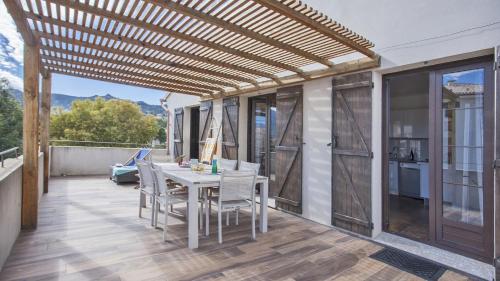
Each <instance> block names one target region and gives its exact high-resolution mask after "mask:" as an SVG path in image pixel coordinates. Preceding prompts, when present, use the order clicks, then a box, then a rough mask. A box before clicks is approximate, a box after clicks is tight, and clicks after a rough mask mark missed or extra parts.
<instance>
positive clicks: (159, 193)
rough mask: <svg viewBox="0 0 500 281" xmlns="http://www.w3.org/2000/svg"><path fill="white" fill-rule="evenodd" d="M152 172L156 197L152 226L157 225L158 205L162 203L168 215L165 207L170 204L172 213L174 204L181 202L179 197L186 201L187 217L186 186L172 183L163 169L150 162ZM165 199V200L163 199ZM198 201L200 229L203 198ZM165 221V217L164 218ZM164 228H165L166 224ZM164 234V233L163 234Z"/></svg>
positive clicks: (201, 225) (187, 215)
mask: <svg viewBox="0 0 500 281" xmlns="http://www.w3.org/2000/svg"><path fill="white" fill-rule="evenodd" d="M152 167H153V169H152V172H153V177H154V181H155V187H156V189H155V198H156V199H157V200H156V201H155V203H156V204H155V205H156V206H155V210H156V211H155V219H154V220H155V221H154V226H155V227H157V226H158V213H159V211H160V207H161V206H162V205H163V206H164V207H165V217H167V216H168V214H167V213H168V209H167V207H168V206H169V205H170V212H171V213H173V211H174V204H177V203H181V201H179V199H181V198H182V199H185V201H183V202H185V203H186V217H189V204H188V200H187V199H188V192H187V188H186V187H183V186H182V185H179V184H177V183H174V182H173V181H171V180H167V179H166V178H165V175H164V174H163V171H162V169H161V167H160V166H158V165H155V164H152ZM165 196H167V197H168V196H170V198H172V199H171V200H170V201H169V200H168V198H166V197H165ZM165 200H166V201H165ZM169 202H171V203H169ZM198 202H199V203H201V208H200V209H199V210H200V211H199V224H200V229H202V228H203V210H204V209H203V204H204V203H205V200H204V199H202V198H199V199H198ZM165 221H166V218H165ZM164 229H166V224H165V227H164ZM164 235H165V234H164Z"/></svg>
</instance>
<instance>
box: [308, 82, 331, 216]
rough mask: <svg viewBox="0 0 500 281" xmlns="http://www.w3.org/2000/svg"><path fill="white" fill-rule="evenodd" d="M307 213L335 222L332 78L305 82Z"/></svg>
mask: <svg viewBox="0 0 500 281" xmlns="http://www.w3.org/2000/svg"><path fill="white" fill-rule="evenodd" d="M303 90H304V120H303V122H304V123H303V128H304V129H303V139H304V142H305V143H306V144H305V145H304V146H303V156H302V158H303V163H302V167H303V171H302V172H303V175H302V204H303V210H302V212H303V216H304V217H306V218H308V219H311V220H314V221H317V222H320V223H323V224H328V225H329V224H331V221H332V220H331V217H332V216H331V212H332V211H331V210H332V208H331V206H332V204H331V200H332V184H331V181H332V178H331V171H332V157H331V155H332V150H331V149H330V147H328V146H327V144H328V143H330V142H331V138H332V79H331V78H323V79H319V80H315V81H311V82H306V83H304V88H303Z"/></svg>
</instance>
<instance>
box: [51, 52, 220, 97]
mask: <svg viewBox="0 0 500 281" xmlns="http://www.w3.org/2000/svg"><path fill="white" fill-rule="evenodd" d="M42 61H43V64H44V65H46V66H57V67H60V68H66V69H70V70H74V71H80V72H87V73H92V74H95V75H101V76H109V77H115V78H121V79H124V80H130V81H135V82H144V83H149V82H151V83H154V84H156V85H159V86H163V87H166V89H176V90H181V91H186V92H193V93H199V94H208V95H213V94H214V93H213V92H212V91H210V90H207V89H203V88H194V87H190V86H185V85H182V84H173V83H170V82H165V81H162V80H161V79H158V78H157V77H155V76H154V75H145V74H141V75H137V74H136V73H135V72H131V71H125V70H117V69H114V68H111V67H105V66H98V65H92V64H86V63H81V62H75V61H71V60H66V59H61V58H54V57H49V56H42Z"/></svg>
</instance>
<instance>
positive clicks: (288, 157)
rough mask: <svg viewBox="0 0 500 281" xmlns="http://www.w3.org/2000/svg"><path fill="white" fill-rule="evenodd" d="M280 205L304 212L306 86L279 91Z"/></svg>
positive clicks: (278, 194) (277, 119)
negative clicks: (303, 164)
mask: <svg viewBox="0 0 500 281" xmlns="http://www.w3.org/2000/svg"><path fill="white" fill-rule="evenodd" d="M276 129H277V136H278V138H277V140H276V181H277V186H276V191H271V192H272V193H274V195H275V199H276V206H277V207H278V208H281V209H284V210H288V211H291V212H294V213H299V214H300V213H302V85H301V86H294V87H287V88H282V89H278V93H277V94H276Z"/></svg>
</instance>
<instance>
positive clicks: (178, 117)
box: [174, 107, 184, 157]
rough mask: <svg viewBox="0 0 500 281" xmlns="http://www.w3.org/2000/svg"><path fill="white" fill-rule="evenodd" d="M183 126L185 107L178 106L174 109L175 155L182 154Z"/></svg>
mask: <svg viewBox="0 0 500 281" xmlns="http://www.w3.org/2000/svg"><path fill="white" fill-rule="evenodd" d="M183 127H184V109H183V108H182V107H181V108H176V109H175V110H174V157H178V156H180V155H182V145H183V134H182V133H183Z"/></svg>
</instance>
